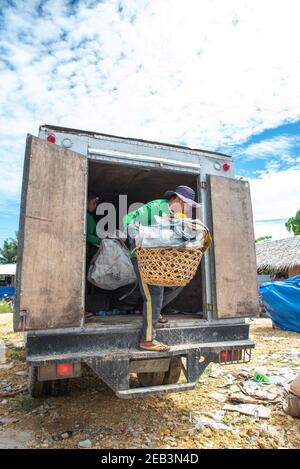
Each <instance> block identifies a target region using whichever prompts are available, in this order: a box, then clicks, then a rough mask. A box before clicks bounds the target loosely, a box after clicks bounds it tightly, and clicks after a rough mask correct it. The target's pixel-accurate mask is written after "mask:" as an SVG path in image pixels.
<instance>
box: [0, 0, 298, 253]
mask: <svg viewBox="0 0 300 469" xmlns="http://www.w3.org/2000/svg"><path fill="white" fill-rule="evenodd" d="M299 17H300V3H299V1H298V0H272V1H271V0H264V1H262V0H251V1H249V0H226V2H224V1H223V0H186V1H185V2H182V0H151V1H150V0H126V2H125V1H121V0H102V1H97V0H93V1H91V0H78V1H70V0H69V1H64V0H43V1H41V0H26V1H22V0H15V1H12V0H4V1H3V0H2V1H1V5H0V142H1V143H0V245H2V242H3V239H5V238H7V237H9V236H13V235H14V232H15V231H16V229H17V227H18V213H19V200H20V189H21V177H22V165H23V157H24V143H25V137H26V133H32V134H35V135H36V134H37V132H38V127H39V125H40V124H43V123H51V124H56V125H61V126H66V127H75V128H83V129H90V130H95V131H99V132H104V133H112V134H115V135H122V136H129V137H137V138H144V139H150V140H159V141H164V142H170V143H179V144H184V145H188V146H191V147H198V148H206V149H209V150H218V151H223V152H225V153H227V154H231V155H233V156H234V157H235V160H236V174H237V176H239V177H244V178H247V179H249V180H250V183H251V192H252V202H253V211H254V219H255V231H256V235H257V236H260V235H264V234H265V235H273V237H274V238H281V237H286V236H288V235H289V234H288V232H287V231H286V230H285V228H284V222H285V220H286V219H287V218H288V217H290V216H292V215H293V214H294V213H295V212H296V211H297V210H298V209H299V208H300V202H299V199H300V189H299V187H300V184H299V173H300V171H299V170H300V87H299V83H300V52H299V43H300V28H299V25H298V22H299Z"/></svg>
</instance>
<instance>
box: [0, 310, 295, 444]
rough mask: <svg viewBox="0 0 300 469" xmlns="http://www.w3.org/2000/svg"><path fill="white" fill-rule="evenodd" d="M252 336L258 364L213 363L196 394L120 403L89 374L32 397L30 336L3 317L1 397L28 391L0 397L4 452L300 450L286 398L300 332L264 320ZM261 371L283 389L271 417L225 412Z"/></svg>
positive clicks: (272, 405)
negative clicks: (57, 391) (54, 392)
mask: <svg viewBox="0 0 300 469" xmlns="http://www.w3.org/2000/svg"><path fill="white" fill-rule="evenodd" d="M251 337H252V338H253V339H254V340H255V342H256V349H255V351H254V353H253V358H252V360H251V362H250V363H248V364H246V365H228V366H224V365H222V366H220V365H211V366H209V367H208V368H207V370H206V371H205V373H204V374H203V375H202V377H201V379H200V381H199V383H198V386H197V389H196V390H194V391H192V392H189V393H179V394H168V395H161V396H149V397H145V398H142V399H135V400H120V399H118V398H117V397H115V395H114V394H113V393H112V392H111V391H110V390H108V389H107V388H105V387H104V385H103V384H102V383H101V382H100V381H99V379H98V378H97V377H96V376H94V375H93V373H92V372H90V371H89V370H85V372H84V375H83V377H82V378H80V379H77V380H75V381H74V382H73V383H72V386H71V392H70V394H69V395H68V396H65V397H57V398H53V397H51V398H48V399H32V398H31V397H30V396H29V395H28V393H27V391H22V390H23V389H24V386H25V385H26V381H27V376H26V371H27V369H26V364H25V352H24V344H23V337H22V334H19V333H18V334H15V333H13V331H12V315H11V314H0V338H1V339H2V341H3V342H4V344H5V353H6V360H5V363H4V360H3V359H2V364H1V362H0V393H1V396H3V395H5V394H6V393H14V392H19V391H21V392H19V394H16V395H15V396H14V397H5V396H4V397H0V448H8V447H9V448H22V447H25V448H77V447H78V444H79V443H80V442H84V443H80V444H81V445H82V446H83V447H92V448H148V449H150V448H278V447H284V448H299V447H300V419H296V418H292V417H288V416H287V415H285V414H284V412H283V410H282V395H283V394H284V386H285V387H286V388H287V386H288V381H289V379H291V378H290V377H291V376H293V375H295V374H296V373H297V370H298V371H300V359H299V355H298V352H299V351H300V335H299V334H296V333H292V332H284V331H280V330H274V329H272V328H271V322H270V320H268V319H257V320H255V321H253V322H251ZM3 342H2V344H3ZM2 350H3V347H2ZM0 351H1V350H0ZM0 359H1V355H0ZM257 370H258V371H260V372H263V373H264V374H266V375H267V376H269V377H271V378H273V381H274V382H275V384H274V386H273V388H272V389H273V390H274V389H275V393H276V389H278V393H279V394H278V395H279V398H278V399H275V400H274V402H271V403H270V402H268V401H266V403H263V405H264V407H265V408H267V409H270V410H271V416H270V418H267V419H264V418H258V415H257V413H256V414H255V416H254V417H253V416H249V415H244V414H241V413H240V412H238V411H227V410H224V409H223V407H224V405H226V402H225V400H226V399H227V401H228V398H229V395H230V392H231V390H232V388H233V386H236V385H237V384H239V383H241V381H243V382H244V381H245V380H246V381H247V379H248V382H249V379H250V377H251V376H253V373H254V372H255V371H257ZM20 372H21V373H20ZM239 372H240V373H241V374H239ZM247 374H248V375H249V376H248V378H247ZM278 376H279V378H280V377H281V378H282V379H279V378H278ZM250 384H251V382H250ZM252 384H253V383H252ZM261 387H262V388H261V389H263V390H264V389H266V387H265V386H264V385H261ZM212 393H213V396H211V394H212ZM215 393H216V394H215ZM280 396H281V397H280ZM219 400H223V401H224V402H219ZM230 404H232V403H230ZM233 405H237V404H233ZM259 405H262V404H261V403H260V404H259ZM212 427H216V428H212ZM218 427H222V429H219V428H218Z"/></svg>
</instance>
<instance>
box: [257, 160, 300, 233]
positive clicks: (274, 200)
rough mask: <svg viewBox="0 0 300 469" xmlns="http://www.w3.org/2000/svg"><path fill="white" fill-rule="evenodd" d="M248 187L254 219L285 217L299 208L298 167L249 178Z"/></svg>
mask: <svg viewBox="0 0 300 469" xmlns="http://www.w3.org/2000/svg"><path fill="white" fill-rule="evenodd" d="M250 188H251V198H252V206H253V215H254V220H256V221H259V220H274V219H278V218H283V219H287V218H289V217H292V216H294V215H295V213H296V212H297V210H299V209H300V170H299V169H298V170H297V169H288V170H285V171H279V172H267V173H264V174H262V175H261V176H260V177H259V178H257V179H250ZM287 233H288V232H287Z"/></svg>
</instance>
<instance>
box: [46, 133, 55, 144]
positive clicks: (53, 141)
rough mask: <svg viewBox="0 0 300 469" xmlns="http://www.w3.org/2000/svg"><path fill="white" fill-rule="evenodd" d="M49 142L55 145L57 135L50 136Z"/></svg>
mask: <svg viewBox="0 0 300 469" xmlns="http://www.w3.org/2000/svg"><path fill="white" fill-rule="evenodd" d="M47 140H48V142H50V143H55V142H56V138H55V135H52V134H50V135H48V137H47Z"/></svg>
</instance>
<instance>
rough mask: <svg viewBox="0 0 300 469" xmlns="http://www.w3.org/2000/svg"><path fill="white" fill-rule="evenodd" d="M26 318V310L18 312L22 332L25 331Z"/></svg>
mask: <svg viewBox="0 0 300 469" xmlns="http://www.w3.org/2000/svg"><path fill="white" fill-rule="evenodd" d="M27 318H28V311H27V309H23V310H22V311H20V322H21V328H22V330H23V331H24V330H25V326H26V322H27Z"/></svg>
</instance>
